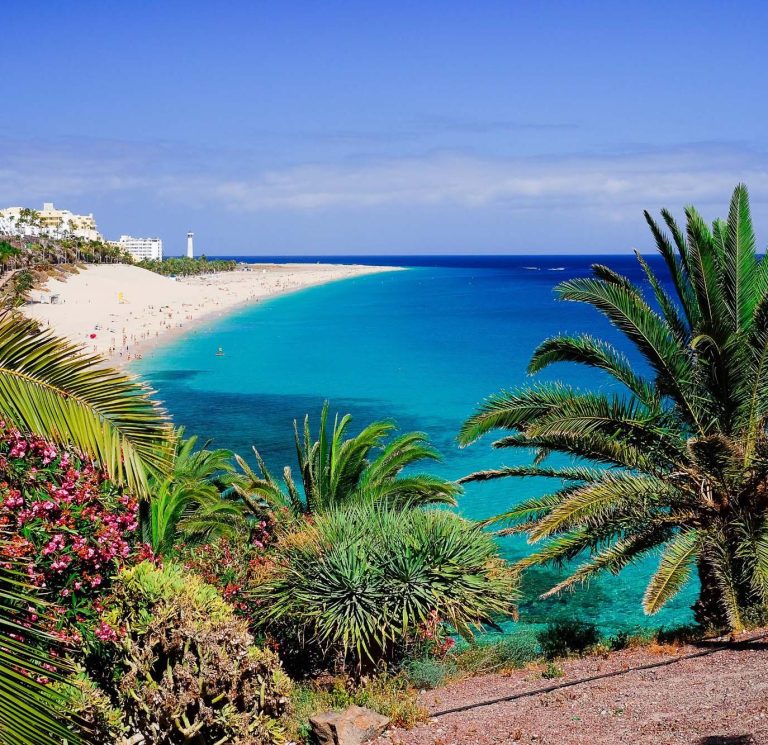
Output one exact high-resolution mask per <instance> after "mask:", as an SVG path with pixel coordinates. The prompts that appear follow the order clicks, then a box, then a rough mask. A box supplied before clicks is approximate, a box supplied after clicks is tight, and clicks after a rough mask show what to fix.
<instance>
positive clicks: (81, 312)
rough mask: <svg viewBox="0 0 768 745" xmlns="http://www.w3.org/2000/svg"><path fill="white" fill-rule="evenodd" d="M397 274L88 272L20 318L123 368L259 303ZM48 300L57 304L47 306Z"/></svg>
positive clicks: (296, 269)
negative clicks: (367, 277)
mask: <svg viewBox="0 0 768 745" xmlns="http://www.w3.org/2000/svg"><path fill="white" fill-rule="evenodd" d="M399 268H400V267H396V266H362V265H359V264H338V263H335V264H311V265H310V264H307V263H291V264H287V263H286V264H276V263H262V262H260V263H259V264H250V265H249V266H248V267H247V268H245V269H240V270H237V271H233V272H222V273H219V274H206V275H199V276H195V277H189V278H178V279H172V278H168V277H162V276H160V275H158V274H155V273H153V272H150V271H148V270H146V269H141V268H139V267H135V266H130V265H127V264H111V265H98V266H89V267H87V268H86V269H83V270H81V271H80V272H79V273H78V274H74V275H70V276H68V277H66V278H65V279H63V280H60V279H52V280H50V281H49V282H48V283H47V285H46V287H45V288H44V290H43V291H42V292H37V293H36V294H35V299H36V300H37V302H33V303H30V304H28V305H26V306H25V307H24V312H25V314H26V315H27V316H29V317H31V318H33V319H35V320H37V321H39V322H40V323H41V324H42V325H43V326H45V327H49V328H51V329H52V330H53V331H55V332H56V333H57V334H59V335H61V336H65V337H67V338H68V339H70V340H71V341H73V342H75V343H77V344H82V345H83V346H84V348H85V350H86V351H87V352H91V353H94V354H101V355H103V356H105V357H107V358H108V359H109V361H110V362H111V363H112V364H114V365H117V366H121V367H124V366H127V365H129V364H130V363H131V362H133V361H135V360H137V359H142V358H143V357H144V356H146V355H147V354H150V353H151V352H152V351H153V350H154V349H155V348H157V347H159V346H161V345H165V344H167V343H169V342H170V341H173V340H174V339H175V338H177V337H179V336H181V335H184V334H187V333H189V332H190V331H192V330H193V329H194V328H195V327H196V326H198V325H199V324H202V323H204V322H206V321H210V320H211V319H213V318H216V317H221V316H224V315H228V314H230V313H233V312H235V311H236V310H238V309H240V308H243V307H246V306H248V305H251V304H253V303H258V302H259V301H261V300H266V299H268V298H274V297H277V296H280V295H284V294H288V293H292V292H297V291H299V290H303V289H306V288H308V287H313V286H317V285H321V284H326V283H329V282H335V281H339V280H343V279H350V278H353V277H359V276H363V275H366V274H374V273H378V272H386V271H397V270H398V269H399ZM52 296H56V300H57V302H55V303H51V302H49V300H50V298H51V297H52Z"/></svg>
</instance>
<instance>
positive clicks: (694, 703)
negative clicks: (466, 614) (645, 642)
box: [376, 632, 768, 745]
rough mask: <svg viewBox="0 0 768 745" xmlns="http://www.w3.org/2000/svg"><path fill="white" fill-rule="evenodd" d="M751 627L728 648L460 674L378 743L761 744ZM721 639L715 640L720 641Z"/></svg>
mask: <svg viewBox="0 0 768 745" xmlns="http://www.w3.org/2000/svg"><path fill="white" fill-rule="evenodd" d="M761 636H762V634H758V633H756V632H752V633H751V634H750V635H748V636H747V637H745V638H743V639H741V640H739V641H738V642H737V643H734V644H730V645H729V646H728V647H727V649H724V650H722V651H713V650H714V649H715V644H713V643H708V645H709V646H707V644H702V645H698V646H695V647H692V646H685V647H674V648H673V647H659V646H655V647H644V648H639V649H628V650H623V651H621V652H614V653H611V654H610V655H606V656H603V657H589V658H584V659H577V660H570V661H566V662H564V663H562V665H561V669H562V670H563V673H564V674H563V676H562V677H559V678H556V679H549V680H548V679H545V678H543V677H542V670H519V671H512V672H510V673H509V674H507V675H486V676H481V677H475V678H468V679H465V680H461V681H458V682H455V683H452V684H450V685H448V686H447V687H445V688H442V689H438V690H435V691H429V692H425V693H423V694H422V701H423V703H424V704H425V706H426V707H427V708H428V709H429V711H430V712H431V713H433V718H432V719H431V720H430V722H429V723H427V724H424V725H421V726H419V727H417V728H415V729H413V730H411V731H409V732H407V731H403V730H393V731H390V732H388V733H387V734H386V735H385V736H384V737H381V738H380V739H379V740H377V741H376V742H377V745H384V744H386V743H389V745H459V743H471V744H472V745H486V744H490V743H532V742H533V743H537V745H617V744H618V743H633V744H634V745H645V744H646V743H648V744H651V743H652V744H653V745H682V744H683V743H685V744H686V745H690V744H693V745H763V744H764V743H765V744H768V636H765V637H764V638H759V637H761ZM718 646H719V645H718ZM707 650H710V651H713V653H712V654H708V655H706V656H699V657H696V658H691V659H683V660H680V661H677V662H673V663H672V664H669V665H665V666H660V667H655V668H652V669H646V670H636V669H634V668H637V667H640V666H643V665H649V664H654V663H659V662H664V661H669V660H673V659H674V658H677V657H680V656H681V655H689V654H696V653H699V652H702V651H707ZM609 672H619V673H620V674H619V675H616V676H612V677H608V678H604V679H601V680H596V681H592V682H585V683H580V684H577V685H573V686H571V687H563V688H560V689H558V690H555V691H551V692H548V693H539V694H535V695H531V696H525V697H521V698H518V699H516V700H513V701H507V702H500V703H496V704H493V705H489V706H479V707H475V708H470V709H467V710H465V711H461V712H457V713H452V714H445V715H437V716H435V713H438V712H441V711H444V710H447V709H452V708H455V707H462V706H467V705H470V704H475V703H479V702H482V701H487V700H491V699H498V698H501V697H505V696H511V695H515V694H519V693H524V692H531V691H535V690H537V689H541V688H545V687H547V686H551V685H557V684H561V683H567V682H569V681H576V680H578V679H581V678H585V677H589V676H593V675H600V674H603V673H609Z"/></svg>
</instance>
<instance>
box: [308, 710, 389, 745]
mask: <svg viewBox="0 0 768 745" xmlns="http://www.w3.org/2000/svg"><path fill="white" fill-rule="evenodd" d="M309 723H310V724H311V725H312V733H313V734H314V736H315V740H316V741H317V743H318V745H361V744H362V743H364V742H367V741H368V740H372V739H373V738H374V737H378V736H379V735H380V734H381V733H382V732H384V730H385V729H386V728H387V727H388V726H389V718H388V717H385V716H382V715H381V714H377V713H376V712H375V711H371V710H370V709H365V708H363V707H362V706H350V707H349V708H348V709H345V710H344V711H326V712H323V713H322V714H316V715H315V716H313V717H310V719H309Z"/></svg>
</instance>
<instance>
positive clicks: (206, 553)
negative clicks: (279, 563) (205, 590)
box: [181, 521, 272, 619]
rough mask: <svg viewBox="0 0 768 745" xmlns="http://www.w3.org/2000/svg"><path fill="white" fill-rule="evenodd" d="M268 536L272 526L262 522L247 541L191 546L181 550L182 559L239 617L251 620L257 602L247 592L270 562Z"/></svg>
mask: <svg viewBox="0 0 768 745" xmlns="http://www.w3.org/2000/svg"><path fill="white" fill-rule="evenodd" d="M271 537H272V536H271V526H270V525H269V524H268V523H267V522H265V521H261V522H259V523H257V524H256V525H255V526H254V528H253V530H252V532H251V537H250V541H247V542H244V541H236V540H232V539H230V538H221V539H220V540H219V541H217V542H215V543H207V544H204V545H201V546H190V547H187V548H184V549H183V550H182V551H181V559H182V561H183V564H184V566H185V567H186V568H187V569H189V570H190V571H192V572H194V573H195V574H197V575H198V576H199V577H200V578H201V579H203V580H204V581H205V582H207V583H208V584H209V585H213V586H214V587H216V588H217V589H218V590H219V592H220V593H221V594H222V596H223V597H224V599H225V600H226V601H227V602H228V603H230V604H231V605H232V607H233V608H234V609H235V612H236V613H237V614H238V615H240V616H243V617H245V618H248V619H250V618H252V617H253V615H254V613H255V612H256V609H257V605H258V603H257V601H255V600H254V599H253V598H252V597H251V596H250V594H249V593H247V592H246V591H247V590H248V589H249V588H250V587H252V586H253V585H254V584H258V579H259V578H260V577H261V576H262V575H263V573H264V571H265V567H266V566H268V564H269V563H270V562H269V559H268V558H267V555H266V547H267V545H268V544H269V542H270V540H271Z"/></svg>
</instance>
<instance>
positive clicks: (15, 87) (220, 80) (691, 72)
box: [0, 0, 768, 254]
mask: <svg viewBox="0 0 768 745" xmlns="http://www.w3.org/2000/svg"><path fill="white" fill-rule="evenodd" d="M2 24H3V45H2V48H1V49H0V73H2V79H3V81H4V93H3V106H2V109H0V110H1V111H2V114H3V115H2V117H0V206H9V205H17V204H23V205H29V206H40V205H41V204H42V202H43V201H44V200H45V201H54V202H55V203H57V206H61V207H66V208H69V209H72V210H73V211H85V212H91V211H92V212H94V213H95V215H96V218H97V220H98V224H99V227H100V229H101V230H102V232H104V233H105V234H106V235H107V237H117V236H118V235H119V234H120V233H123V232H127V233H133V234H140V235H159V236H161V237H162V238H163V239H164V240H165V242H166V250H167V252H170V253H180V252H181V251H182V249H183V243H184V236H185V234H186V231H187V230H190V229H191V230H194V231H195V233H196V236H197V245H198V247H199V248H200V249H201V250H206V251H207V252H208V253H210V254H215V253H223V254H226V253H237V254H246V253H253V254H259V253H262V254H274V253H288V254H290V253H293V254H322V253H575V252H616V253H620V252H626V251H629V250H631V249H632V248H633V247H639V248H643V249H644V248H646V247H648V246H649V241H648V237H647V235H646V229H645V228H644V223H643V220H642V209H643V208H646V207H647V208H651V209H658V208H659V207H661V206H667V207H670V208H672V209H673V210H675V211H679V210H680V209H681V208H682V206H683V205H684V204H686V203H689V202H693V203H695V204H696V205H697V206H699V207H700V208H701V210H702V211H703V212H704V214H705V216H707V217H710V218H711V217H714V216H716V215H718V214H721V213H723V212H724V211H725V209H726V204H727V199H728V197H729V193H730V190H731V189H732V187H733V186H734V185H735V183H736V182H737V181H739V180H744V181H746V183H747V184H748V185H749V187H750V191H751V194H752V199H753V212H754V213H755V222H756V224H757V227H758V230H760V231H761V233H760V234H761V236H765V235H766V234H768V215H766V202H767V201H768V151H767V148H766V146H767V145H768V142H767V141H766V140H767V139H768V127H767V126H766V122H767V121H768V95H766V93H768V90H767V86H766V82H765V70H766V69H767V68H768V45H766V43H765V34H766V30H767V29H768V4H766V3H759V2H742V3H736V4H735V3H725V2H722V3H721V2H668V1H667V2H643V3H636V2H631V1H628V2H613V3H610V2H578V3H573V2H540V3H535V2H514V1H513V0H509V1H507V2H483V1H482V0H478V1H476V2H466V3H464V2H452V1H451V0H443V2H402V3H401V2H396V1H393V2H389V3H380V2H378V3H368V2H362V1H360V2H341V1H335V2H334V1H333V0H327V1H326V2H322V3H321V2H291V1H290V0H284V1H283V2H279V3H263V2H236V1H233V0H230V2H227V3H212V2H195V0H187V2H183V3H181V2H178V3H177V2H152V3H150V2H139V1H133V2H130V3H128V2H122V3H117V2H114V3H113V2H109V3H104V2H99V3H96V2H93V3H91V2H78V0H70V2H54V1H53V0H49V1H46V2H36V3H32V2H28V1H25V2H17V1H16V0H6V1H5V2H4V3H3V10H2Z"/></svg>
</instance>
